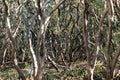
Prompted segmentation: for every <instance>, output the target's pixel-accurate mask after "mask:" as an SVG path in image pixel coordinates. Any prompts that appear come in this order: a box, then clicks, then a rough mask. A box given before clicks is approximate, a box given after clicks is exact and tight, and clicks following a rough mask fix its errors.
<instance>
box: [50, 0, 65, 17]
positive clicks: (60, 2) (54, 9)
mask: <svg viewBox="0 0 120 80" xmlns="http://www.w3.org/2000/svg"><path fill="white" fill-rule="evenodd" d="M64 1H65V0H62V1H61V0H60V1H59V2H58V3H57V4H56V5H55V7H54V8H53V9H52V10H51V12H50V14H49V15H52V14H53V13H54V12H55V11H56V9H57V8H58V7H59V6H60V5H61V4H62V3H63V2H64Z"/></svg>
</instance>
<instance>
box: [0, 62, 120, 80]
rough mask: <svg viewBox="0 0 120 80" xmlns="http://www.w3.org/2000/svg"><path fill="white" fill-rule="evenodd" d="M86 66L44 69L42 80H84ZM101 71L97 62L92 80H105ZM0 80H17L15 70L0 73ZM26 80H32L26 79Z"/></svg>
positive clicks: (76, 63) (72, 65)
mask: <svg viewBox="0 0 120 80" xmlns="http://www.w3.org/2000/svg"><path fill="white" fill-rule="evenodd" d="M86 66H87V65H86V62H79V61H76V62H74V63H72V64H71V66H70V67H69V69H66V70H64V71H61V72H58V71H56V70H55V69H54V68H53V67H47V68H45V76H44V78H43V80H84V78H85V77H86V75H87V69H86ZM23 71H24V72H26V69H23ZM102 71H103V67H102V63H101V62H98V63H97V67H96V70H95V74H94V76H95V77H96V79H94V80H97V78H100V79H99V80H105V78H104V77H103V76H104V75H103V73H102ZM0 80H19V79H18V74H17V72H16V70H15V69H14V68H9V69H3V70H1V71H0ZM27 80H33V79H32V78H28V79H27ZM118 80H120V79H118Z"/></svg>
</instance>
